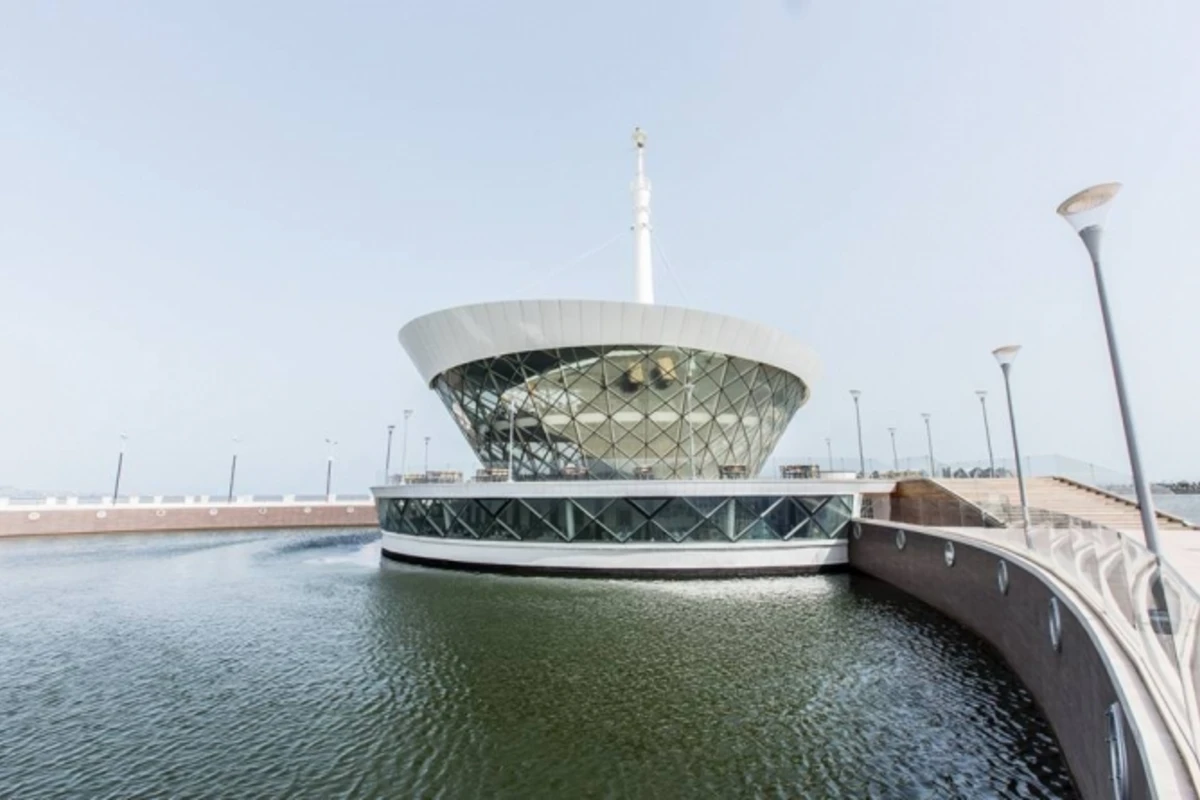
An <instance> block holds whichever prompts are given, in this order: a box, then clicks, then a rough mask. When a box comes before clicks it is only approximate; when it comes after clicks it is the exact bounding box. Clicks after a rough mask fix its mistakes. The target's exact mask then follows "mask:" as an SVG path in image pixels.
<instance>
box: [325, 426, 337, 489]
mask: <svg viewBox="0 0 1200 800" xmlns="http://www.w3.org/2000/svg"><path fill="white" fill-rule="evenodd" d="M325 444H327V445H329V458H328V459H326V461H325V499H326V500H329V498H330V497H331V496H332V494H333V492H332V491H331V489H332V487H333V449H334V448H335V447H337V441H336V440H334V439H326V440H325Z"/></svg>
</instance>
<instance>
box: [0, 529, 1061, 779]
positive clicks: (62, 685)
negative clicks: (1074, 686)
mask: <svg viewBox="0 0 1200 800" xmlns="http://www.w3.org/2000/svg"><path fill="white" fill-rule="evenodd" d="M0 575H3V576H4V580H3V581H2V582H0V608H2V609H3V614H0V797H38V798H54V797H91V798H102V797H132V796H143V797H149V796H154V797H165V796H172V797H216V796H224V797H230V796H243V797H251V796H253V797H282V796H289V797H314V798H326V797H380V796H391V797H417V796H420V797H448V798H457V797H521V798H525V797H537V796H545V797H735V796H741V797H747V796H778V797H811V798H821V797H853V798H860V797H880V798H892V797H967V798H982V797H1004V798H1010V797H1065V796H1074V795H1073V790H1072V788H1071V785H1070V781H1069V778H1068V776H1067V773H1066V770H1065V767H1064V764H1063V761H1062V758H1061V755H1060V753H1059V751H1058V749H1057V745H1056V744H1055V742H1054V739H1053V737H1052V735H1051V734H1050V731H1049V728H1048V726H1047V724H1046V722H1045V720H1044V719H1043V718H1042V717H1041V715H1040V713H1039V712H1038V711H1037V709H1036V708H1035V707H1034V706H1033V705H1032V702H1031V700H1030V697H1029V695H1028V694H1027V692H1026V691H1025V690H1024V689H1023V688H1022V687H1021V685H1020V684H1019V683H1018V682H1017V680H1016V678H1015V677H1014V676H1013V675H1012V673H1011V672H1009V671H1008V670H1007V668H1005V667H1004V665H1003V664H1002V663H1001V662H1000V661H999V659H998V658H997V657H996V656H995V655H994V654H993V653H992V652H991V651H989V650H988V649H986V648H985V647H984V646H983V645H982V644H981V642H980V641H979V640H977V639H976V638H974V637H973V636H971V635H970V634H968V633H967V632H966V631H964V630H963V629H961V628H959V627H958V626H956V625H955V624H953V623H951V622H949V621H948V620H946V619H945V618H943V617H941V616H939V615H937V614H936V613H934V612H932V611H931V610H929V609H927V608H926V607H924V606H921V605H920V604H918V603H916V602H915V601H912V600H910V599H908V598H905V597H904V596H902V595H899V594H898V593H896V592H894V591H892V590H890V589H888V588H887V587H885V586H883V585H881V584H878V583H876V582H873V581H870V580H866V579H862V578H856V577H851V576H848V575H834V576H821V577H802V578H770V579H759V580H739V581H712V582H709V581H702V582H613V581H598V580H587V581H579V580H575V581H572V580H565V579H521V578H511V577H498V576H483V575H474V574H466V573H459V572H443V571H435V570H425V569H420V568H415V567H404V566H394V565H391V564H390V563H389V564H386V565H383V566H381V565H380V563H379V546H378V542H377V539H376V538H375V537H374V536H371V535H364V534H362V533H299V532H297V533H272V534H246V535H236V534H219V535H210V534H198V535H190V534H175V535H171V534H167V535H157V536H121V537H90V538H70V539H64V538H59V539H44V540H40V541H37V540H24V541H15V540H14V541H6V542H0Z"/></svg>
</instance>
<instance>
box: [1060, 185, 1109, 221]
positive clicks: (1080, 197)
mask: <svg viewBox="0 0 1200 800" xmlns="http://www.w3.org/2000/svg"><path fill="white" fill-rule="evenodd" d="M1119 191H1121V184H1119V183H1099V184H1096V185H1095V186H1090V187H1088V188H1087V189H1084V190H1083V191H1081V192H1076V193H1075V194H1073V195H1071V196H1070V197H1068V198H1067V199H1066V200H1063V201H1062V204H1061V205H1060V206H1059V207H1058V209H1057V212H1058V215H1059V216H1060V217H1062V218H1063V219H1065V220H1066V221H1067V223H1068V224H1069V225H1070V226H1071V227H1072V228H1074V229H1075V232H1076V233H1079V232H1080V231H1082V230H1083V229H1085V228H1099V227H1100V226H1101V225H1103V224H1104V219H1105V217H1107V216H1108V208H1109V203H1111V202H1112V199H1113V198H1114V197H1116V196H1117V192H1119Z"/></svg>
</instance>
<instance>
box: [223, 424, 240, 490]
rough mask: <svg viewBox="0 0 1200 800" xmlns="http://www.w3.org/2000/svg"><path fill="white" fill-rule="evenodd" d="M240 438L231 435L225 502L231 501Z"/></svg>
mask: <svg viewBox="0 0 1200 800" xmlns="http://www.w3.org/2000/svg"><path fill="white" fill-rule="evenodd" d="M240 441H241V440H240V439H238V437H236V436H235V437H233V460H232V461H230V463H229V496H228V497H227V498H226V500H225V502H227V503H232V502H233V480H234V478H235V477H237V457H238V442H240Z"/></svg>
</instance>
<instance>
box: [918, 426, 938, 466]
mask: <svg viewBox="0 0 1200 800" xmlns="http://www.w3.org/2000/svg"><path fill="white" fill-rule="evenodd" d="M930 416H932V415H931V414H929V413H928V412H922V414H921V419H923V420H925V441H926V442H927V443H928V444H929V477H931V478H936V477H937V468H936V467H935V466H934V460H933V429H932V428H931V427H930V426H929V418H930Z"/></svg>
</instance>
